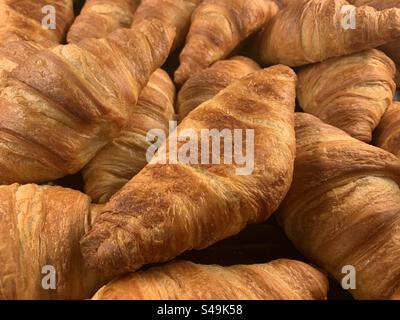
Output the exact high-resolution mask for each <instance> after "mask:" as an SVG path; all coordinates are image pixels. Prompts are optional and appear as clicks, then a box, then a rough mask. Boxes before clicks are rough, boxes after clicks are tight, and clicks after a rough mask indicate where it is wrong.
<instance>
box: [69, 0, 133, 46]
mask: <svg viewBox="0 0 400 320" xmlns="http://www.w3.org/2000/svg"><path fill="white" fill-rule="evenodd" d="M138 5H139V4H138V1H134V0H87V1H86V3H85V5H84V7H83V8H82V11H81V13H80V15H79V16H78V17H77V18H76V20H75V22H74V23H73V24H72V26H71V29H70V30H69V31H68V35H67V41H68V42H79V41H81V40H82V39H85V38H104V37H106V36H107V35H108V34H110V33H111V32H113V31H115V30H117V29H118V28H129V27H130V26H131V24H132V17H133V13H134V12H135V10H136V8H137V6H138Z"/></svg>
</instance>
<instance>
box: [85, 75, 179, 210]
mask: <svg viewBox="0 0 400 320" xmlns="http://www.w3.org/2000/svg"><path fill="white" fill-rule="evenodd" d="M174 100H175V87H174V84H173V82H172V80H171V79H170V78H169V76H168V74H167V73H166V72H165V71H163V70H161V69H158V70H157V71H156V72H154V73H153V75H152V76H151V77H150V80H149V83H148V85H147V87H146V88H144V89H143V91H142V93H141V95H140V97H139V101H138V104H137V105H136V106H135V107H134V109H133V113H132V115H131V118H130V119H129V121H128V124H127V125H126V127H125V128H124V130H122V132H121V133H120V135H119V136H118V137H117V138H115V139H114V140H113V141H112V142H111V143H109V144H108V145H107V146H106V147H104V148H103V149H102V150H101V151H100V152H99V153H98V154H97V155H96V156H95V157H94V158H93V159H92V160H91V161H90V162H89V164H88V165H87V166H86V167H85V169H84V171H83V174H84V180H85V191H86V193H87V194H88V195H90V196H91V198H92V199H93V200H94V201H95V202H99V203H105V202H107V201H108V200H109V199H110V197H111V196H112V195H113V194H114V193H115V192H117V191H118V190H119V189H121V188H122V187H123V186H124V185H125V184H126V183H127V182H128V181H129V180H130V179H131V178H132V177H133V176H135V175H136V174H137V173H138V172H139V171H140V170H142V169H143V168H144V167H145V165H146V164H147V160H146V151H147V149H148V148H149V147H150V145H151V143H150V142H149V141H148V140H147V139H146V135H147V133H148V132H149V131H150V130H152V129H161V130H163V131H165V132H168V128H169V121H172V120H173V119H174V115H175V112H174Z"/></svg>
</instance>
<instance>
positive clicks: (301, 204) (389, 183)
mask: <svg viewBox="0 0 400 320" xmlns="http://www.w3.org/2000/svg"><path fill="white" fill-rule="evenodd" d="M295 123H296V140H297V151H296V161H295V171H294V178H293V184H292V186H291V188H290V191H289V193H288V195H287V197H286V199H285V200H284V202H283V204H282V206H281V209H280V213H279V215H278V218H279V220H280V223H281V224H282V226H283V228H284V230H285V231H286V234H287V235H288V237H289V239H291V240H292V241H293V243H294V244H295V245H296V247H297V248H298V249H300V251H301V252H302V253H303V254H304V255H305V256H306V257H308V258H310V259H311V260H312V261H313V262H315V263H316V264H318V265H320V266H321V267H323V268H324V269H325V270H327V271H328V272H329V273H331V274H332V275H333V276H334V277H335V278H336V279H337V280H338V281H339V282H342V285H343V284H345V285H346V286H347V285H349V287H351V286H353V284H352V281H351V278H353V280H354V282H355V283H354V284H355V288H354V287H353V288H354V289H352V290H351V293H352V294H353V296H354V297H356V298H359V299H388V298H391V297H392V296H393V295H394V294H395V292H396V290H397V291H398V290H399V289H400V264H399V261H400V187H399V183H400V160H399V159H398V158H397V157H395V156H394V155H392V154H391V153H389V152H387V151H385V150H383V149H379V148H377V147H373V146H371V145H368V144H366V143H363V142H361V141H359V140H356V139H354V138H352V137H350V136H349V135H347V134H346V133H345V132H344V131H341V130H340V129H337V128H335V127H332V126H330V125H328V124H325V123H323V122H322V121H320V120H319V119H317V118H316V117H314V116H312V115H309V114H305V113H299V114H296V121H295ZM346 275H347V276H348V278H345V276H346Z"/></svg>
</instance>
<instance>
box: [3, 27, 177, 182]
mask: <svg viewBox="0 0 400 320" xmlns="http://www.w3.org/2000/svg"><path fill="white" fill-rule="evenodd" d="M173 37H174V32H173V30H172V29H171V28H170V27H168V26H167V25H164V24H163V23H161V22H160V21H157V20H152V21H148V22H143V23H142V24H140V25H137V26H136V27H135V28H134V29H119V30H117V31H115V32H113V33H112V34H110V35H109V36H108V37H107V38H104V39H85V40H83V41H81V42H80V43H79V44H69V45H65V46H62V45H59V46H56V47H53V48H50V49H47V50H42V51H40V52H39V53H38V54H36V55H34V56H32V57H29V59H27V60H26V61H25V63H24V64H21V65H19V66H18V67H17V68H15V69H14V70H12V72H11V73H10V74H6V73H1V75H0V107H1V110H2V112H1V113H0V183H3V184H8V183H13V182H19V183H26V182H41V181H49V180H53V179H57V178H60V177H63V176H65V175H68V174H73V173H76V172H78V171H79V170H80V169H82V168H83V167H84V166H85V165H86V164H87V163H88V162H89V161H90V160H91V159H92V158H93V157H94V156H95V155H96V153H97V152H98V151H99V150H100V149H101V148H102V147H104V146H105V145H106V144H107V143H108V142H110V141H111V140H112V139H113V138H114V137H116V136H117V135H118V134H119V132H120V131H121V129H122V128H123V127H124V126H125V124H126V122H127V120H128V119H129V117H130V114H131V112H132V110H133V108H132V107H133V106H134V105H136V102H137V99H138V96H139V94H140V91H141V89H142V88H143V87H144V86H145V85H146V83H147V81H148V79H149V77H150V75H151V74H152V73H153V72H154V71H155V70H156V69H157V68H158V67H159V66H160V65H162V64H163V62H164V61H165V59H166V57H167V55H168V53H169V50H170V47H171V44H172V41H173Z"/></svg>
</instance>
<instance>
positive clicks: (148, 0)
mask: <svg viewBox="0 0 400 320" xmlns="http://www.w3.org/2000/svg"><path fill="white" fill-rule="evenodd" d="M201 1H202V0H142V2H141V4H140V6H139V8H138V9H137V11H136V13H135V15H134V17H133V26H134V25H135V24H136V23H140V22H141V21H142V20H148V19H154V18H155V19H159V20H161V21H163V22H164V23H168V24H170V25H172V26H173V27H174V28H175V31H176V36H175V40H174V43H173V45H172V49H171V51H174V50H175V49H176V48H178V47H181V46H182V45H183V44H184V42H185V38H186V35H187V33H188V31H189V27H190V18H191V16H192V13H193V11H194V9H196V7H197V6H198V5H199V4H200V2H201Z"/></svg>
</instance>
